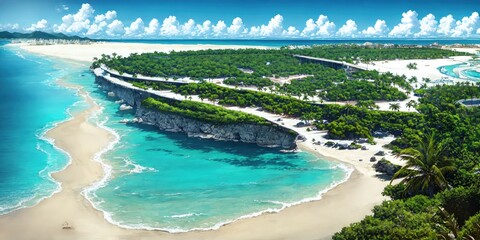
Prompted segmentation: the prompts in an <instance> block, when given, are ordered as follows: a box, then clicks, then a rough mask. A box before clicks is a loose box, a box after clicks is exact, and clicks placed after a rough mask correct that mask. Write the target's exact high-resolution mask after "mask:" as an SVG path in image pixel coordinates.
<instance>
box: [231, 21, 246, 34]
mask: <svg viewBox="0 0 480 240" xmlns="http://www.w3.org/2000/svg"><path fill="white" fill-rule="evenodd" d="M227 32H228V34H230V35H231V36H237V35H239V34H243V33H245V26H244V25H243V20H242V19H241V18H239V17H236V18H234V19H233V21H232V25H230V27H228V29H227Z"/></svg>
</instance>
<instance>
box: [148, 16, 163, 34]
mask: <svg viewBox="0 0 480 240" xmlns="http://www.w3.org/2000/svg"><path fill="white" fill-rule="evenodd" d="M159 27H160V23H159V22H158V20H157V19H156V18H153V19H152V20H150V23H149V24H148V27H145V35H147V36H152V35H156V34H158V30H159Z"/></svg>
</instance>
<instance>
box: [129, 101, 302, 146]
mask: <svg viewBox="0 0 480 240" xmlns="http://www.w3.org/2000/svg"><path fill="white" fill-rule="evenodd" d="M136 117H137V118H139V119H142V121H143V123H146V124H150V125H155V126H157V127H158V128H159V129H161V130H165V131H172V132H185V133H187V134H188V135H189V136H192V137H201V138H210V139H216V140H225V141H239V142H245V143H256V144H258V145H260V146H264V147H281V148H287V149H291V148H295V147H296V145H295V139H296V136H297V134H295V133H293V132H291V131H289V130H286V129H283V128H281V127H278V126H275V125H261V124H250V123H235V124H212V123H207V122H202V121H198V120H194V119H189V118H186V117H184V116H181V115H177V114H172V113H165V112H160V111H152V110H150V109H147V108H145V107H143V106H138V107H137V110H136Z"/></svg>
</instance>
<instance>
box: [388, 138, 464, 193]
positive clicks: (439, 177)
mask: <svg viewBox="0 0 480 240" xmlns="http://www.w3.org/2000/svg"><path fill="white" fill-rule="evenodd" d="M415 144H416V146H415V147H412V148H406V149H403V150H402V151H400V153H399V154H398V156H399V157H401V158H402V159H403V160H405V161H407V163H406V164H405V166H403V167H402V168H401V169H400V170H399V171H398V172H397V173H395V175H393V178H392V181H393V179H398V178H402V177H404V178H403V179H402V181H401V182H400V184H405V187H406V188H405V191H406V192H408V193H411V194H412V193H413V194H426V195H428V196H430V197H432V196H433V195H434V194H435V193H436V192H438V191H441V190H444V189H446V188H447V187H448V182H447V180H446V179H445V174H446V173H448V172H451V171H453V170H454V169H455V168H454V166H453V162H452V161H450V160H449V159H448V158H446V144H445V142H443V141H438V139H437V138H436V135H435V134H434V133H432V134H424V135H423V136H422V137H420V136H417V137H416V138H415ZM390 183H391V182H390Z"/></svg>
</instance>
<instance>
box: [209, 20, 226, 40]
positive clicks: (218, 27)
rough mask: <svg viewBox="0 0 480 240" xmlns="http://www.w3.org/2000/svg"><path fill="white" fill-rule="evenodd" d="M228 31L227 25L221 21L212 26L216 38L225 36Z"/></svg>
mask: <svg viewBox="0 0 480 240" xmlns="http://www.w3.org/2000/svg"><path fill="white" fill-rule="evenodd" d="M226 29H227V25H226V24H225V22H224V21H221V20H220V21H218V22H217V24H215V25H213V26H212V31H213V35H215V36H221V35H223V34H224V33H225V31H226Z"/></svg>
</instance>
